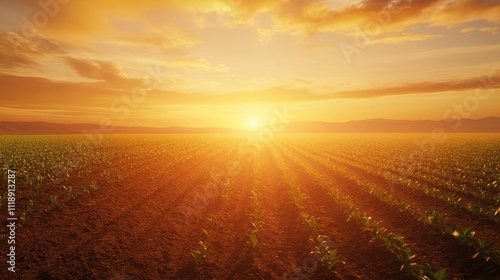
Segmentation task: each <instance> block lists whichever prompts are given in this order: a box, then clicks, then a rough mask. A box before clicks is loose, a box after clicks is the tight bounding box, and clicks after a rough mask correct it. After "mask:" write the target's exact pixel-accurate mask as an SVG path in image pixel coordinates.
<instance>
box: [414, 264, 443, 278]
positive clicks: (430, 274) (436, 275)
mask: <svg viewBox="0 0 500 280" xmlns="http://www.w3.org/2000/svg"><path fill="white" fill-rule="evenodd" d="M425 266H426V270H427V275H425V276H423V277H421V278H420V279H422V280H445V279H446V276H447V273H446V268H443V269H441V270H439V271H434V270H433V269H432V267H431V266H430V265H429V264H428V263H426V264H425Z"/></svg>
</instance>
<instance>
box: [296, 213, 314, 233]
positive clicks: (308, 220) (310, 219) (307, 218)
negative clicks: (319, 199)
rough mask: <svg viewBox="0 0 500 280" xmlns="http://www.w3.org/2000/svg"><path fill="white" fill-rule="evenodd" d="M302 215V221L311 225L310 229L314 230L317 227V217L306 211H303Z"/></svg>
mask: <svg viewBox="0 0 500 280" xmlns="http://www.w3.org/2000/svg"><path fill="white" fill-rule="evenodd" d="M300 217H301V218H302V223H303V224H306V225H307V226H308V227H309V230H310V231H313V230H314V229H315V228H316V226H317V222H316V218H315V217H314V216H313V215H310V214H308V213H306V212H301V213H300Z"/></svg>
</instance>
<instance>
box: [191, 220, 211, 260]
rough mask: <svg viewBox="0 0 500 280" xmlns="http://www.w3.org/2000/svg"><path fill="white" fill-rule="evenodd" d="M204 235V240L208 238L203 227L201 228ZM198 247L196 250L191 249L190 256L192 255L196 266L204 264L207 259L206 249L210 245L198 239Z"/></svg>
mask: <svg viewBox="0 0 500 280" xmlns="http://www.w3.org/2000/svg"><path fill="white" fill-rule="evenodd" d="M201 230H202V231H203V233H204V235H205V240H207V239H208V232H207V231H206V230H204V229H201ZM198 244H199V247H198V249H197V250H193V251H192V252H191V256H193V259H194V264H195V266H196V267H199V266H200V265H202V264H204V263H205V261H206V259H207V254H208V250H209V249H210V246H208V244H207V243H206V242H205V241H201V240H200V241H198Z"/></svg>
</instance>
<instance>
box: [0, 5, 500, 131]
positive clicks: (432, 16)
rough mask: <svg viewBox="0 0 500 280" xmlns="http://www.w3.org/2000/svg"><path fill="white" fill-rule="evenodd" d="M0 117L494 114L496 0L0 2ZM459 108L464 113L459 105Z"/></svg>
mask: <svg viewBox="0 0 500 280" xmlns="http://www.w3.org/2000/svg"><path fill="white" fill-rule="evenodd" d="M0 6H1V9H0V36H1V37H2V38H1V39H0V84H1V86H2V87H1V91H0V121H1V120H3V121H46V122H54V123H99V122H100V121H102V120H103V119H107V120H111V121H112V123H113V124H114V125H133V126H135V125H141V126H153V127H166V126H186V127H207V126H218V127H228V128H249V127H251V126H262V125H265V123H266V122H267V121H268V120H269V119H270V118H271V117H272V114H273V110H276V109H277V110H281V109H282V108H283V107H284V106H286V108H287V111H288V112H290V113H291V114H293V116H294V120H296V121H342V122H343V121H349V120H360V119H371V118H385V119H409V120H415V119H433V120H438V119H442V118H443V117H461V114H462V116H463V117H468V118H473V119H478V118H483V117H487V116H500V94H499V92H498V87H500V1H498V0H491V1H488V0H463V1H458V0H434V1H428V0H418V1H417V0H414V1H411V0H406V1H405V0H366V1H356V0H351V1H337V0H328V1H326V0H323V1H320V0H290V1H286V0H271V1H264V0H251V1H250V0H248V1H247V0H219V1H203V0H197V1H195V0H192V1H186V0H172V1H153V0H141V1H132V0H121V1H111V0H110V1H106V0H100V1H95V0H86V1H84V0H40V1H39V0H22V1H19V0H4V1H2V2H1V4H0ZM460 108H461V109H460Z"/></svg>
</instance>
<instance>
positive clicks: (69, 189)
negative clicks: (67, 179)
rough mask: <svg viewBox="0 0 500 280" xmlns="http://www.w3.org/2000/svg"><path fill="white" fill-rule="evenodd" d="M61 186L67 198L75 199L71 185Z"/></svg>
mask: <svg viewBox="0 0 500 280" xmlns="http://www.w3.org/2000/svg"><path fill="white" fill-rule="evenodd" d="M63 188H64V189H65V190H66V195H67V196H68V198H69V199H75V198H76V195H75V193H74V192H73V187H72V186H69V187H66V186H63Z"/></svg>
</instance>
